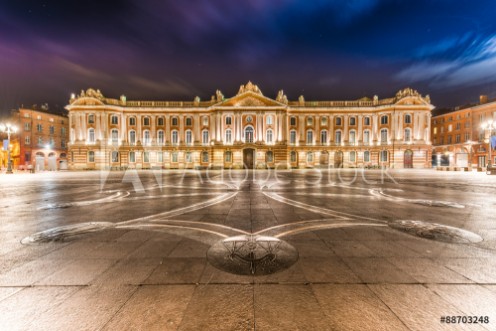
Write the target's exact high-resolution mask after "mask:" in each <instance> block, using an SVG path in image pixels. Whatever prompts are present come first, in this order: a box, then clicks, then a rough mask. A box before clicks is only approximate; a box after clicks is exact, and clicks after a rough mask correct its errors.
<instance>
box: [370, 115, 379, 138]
mask: <svg viewBox="0 0 496 331" xmlns="http://www.w3.org/2000/svg"><path fill="white" fill-rule="evenodd" d="M377 130H378V123H377V115H373V116H372V137H371V138H372V141H373V142H374V143H375V142H377V135H378V134H379V132H377Z"/></svg>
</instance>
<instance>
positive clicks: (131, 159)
mask: <svg viewBox="0 0 496 331" xmlns="http://www.w3.org/2000/svg"><path fill="white" fill-rule="evenodd" d="M129 162H131V163H134V162H136V153H135V152H129Z"/></svg>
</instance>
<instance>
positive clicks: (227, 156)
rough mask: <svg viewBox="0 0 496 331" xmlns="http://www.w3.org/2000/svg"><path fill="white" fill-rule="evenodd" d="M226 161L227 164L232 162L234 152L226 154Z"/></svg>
mask: <svg viewBox="0 0 496 331" xmlns="http://www.w3.org/2000/svg"><path fill="white" fill-rule="evenodd" d="M224 161H225V162H227V163H231V162H232V152H231V151H227V152H226V154H224Z"/></svg>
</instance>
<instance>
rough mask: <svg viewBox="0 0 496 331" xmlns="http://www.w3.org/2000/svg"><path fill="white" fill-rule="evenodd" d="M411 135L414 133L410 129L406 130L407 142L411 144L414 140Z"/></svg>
mask: <svg viewBox="0 0 496 331" xmlns="http://www.w3.org/2000/svg"><path fill="white" fill-rule="evenodd" d="M411 133H412V131H411V130H410V129H409V128H406V129H405V142H410V141H411V140H412V137H411Z"/></svg>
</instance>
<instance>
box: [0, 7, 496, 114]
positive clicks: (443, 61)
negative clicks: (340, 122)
mask: <svg viewBox="0 0 496 331" xmlns="http://www.w3.org/2000/svg"><path fill="white" fill-rule="evenodd" d="M495 22H496V3H495V1H494V0H478V1H465V0H462V1H455V0H453V1H449V0H432V1H423V0H419V1H410V0H346V1H345V0H312V1H310V0H216V1H206V0H174V1H172V0H136V1H130V0H128V1H124V0H122V1H118V0H110V1H108V0H105V1H103V0H100V1H95V0H86V1H69V0H65V1H42V0H7V1H1V2H0V110H1V111H2V113H3V114H6V113H7V112H9V111H10V109H11V108H15V107H18V106H21V105H24V106H31V105H32V104H38V105H40V104H42V103H45V102H47V103H48V104H49V106H50V108H51V109H52V110H53V109H56V108H59V109H61V108H63V107H64V106H65V105H66V104H67V102H68V99H69V96H70V93H72V92H76V93H79V91H80V90H81V89H87V88H89V87H93V88H95V89H100V90H101V91H102V93H103V94H104V95H105V96H108V97H113V98H118V97H119V96H120V95H121V94H125V95H126V96H127V97H128V99H130V100H131V99H140V100H193V98H194V97H195V96H196V95H199V96H200V97H201V99H203V100H205V99H210V96H211V95H212V94H214V93H215V90H216V89H217V88H219V89H220V90H221V91H222V92H223V93H224V95H225V96H226V97H231V96H233V95H234V94H236V92H237V90H238V89H239V86H240V85H241V84H245V83H246V82H247V81H248V80H251V81H252V82H254V83H255V84H257V85H258V86H259V87H260V89H261V90H262V92H263V93H264V95H267V96H269V97H275V96H276V94H277V91H278V90H279V89H284V91H285V93H286V94H287V96H288V98H289V99H290V100H296V99H297V98H298V96H299V95H300V94H303V95H305V98H306V99H307V100H343V99H358V98H360V97H363V96H369V97H371V96H373V95H374V94H378V95H379V97H380V98H386V97H391V96H393V95H394V94H395V93H396V91H398V90H399V89H402V88H404V87H412V88H414V89H417V90H419V92H420V93H422V94H430V95H431V99H432V102H433V103H434V104H435V105H436V106H438V107H450V106H456V105H462V104H466V103H470V102H475V101H477V100H478V96H479V95H480V94H488V95H489V96H490V97H496V23H495Z"/></svg>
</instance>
